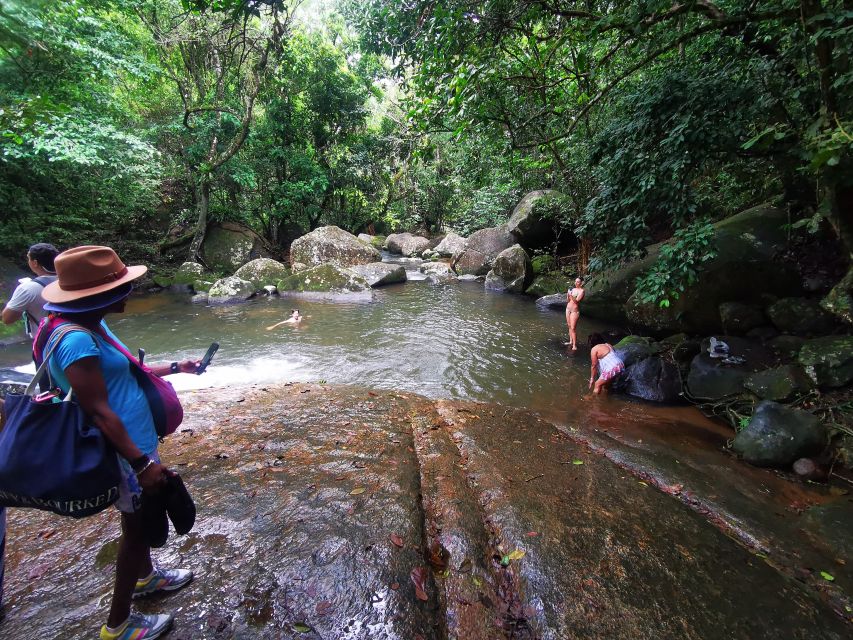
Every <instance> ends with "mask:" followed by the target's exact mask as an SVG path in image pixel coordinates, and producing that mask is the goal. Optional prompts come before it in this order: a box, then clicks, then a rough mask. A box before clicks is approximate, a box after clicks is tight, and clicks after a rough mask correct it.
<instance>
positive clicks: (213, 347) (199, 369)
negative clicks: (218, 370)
mask: <svg viewBox="0 0 853 640" xmlns="http://www.w3.org/2000/svg"><path fill="white" fill-rule="evenodd" d="M217 349H219V343H218V342H213V343H211V345H210V347H209V348H208V350H207V353H205V354H204V357H203V358H202V359H201V362H199V363H198V367H196V370H195V372H196V375H199V376H200V375H201V374H202V373H204V370H205V369H207V365H209V364H210V361H211V360H213V354H215V353H216V351H217Z"/></svg>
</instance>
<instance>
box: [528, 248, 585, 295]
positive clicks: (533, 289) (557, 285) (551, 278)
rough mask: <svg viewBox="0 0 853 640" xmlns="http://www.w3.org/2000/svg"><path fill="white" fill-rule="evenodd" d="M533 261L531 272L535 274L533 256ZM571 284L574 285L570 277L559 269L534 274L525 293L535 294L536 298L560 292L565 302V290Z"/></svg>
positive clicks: (569, 287)
mask: <svg viewBox="0 0 853 640" xmlns="http://www.w3.org/2000/svg"><path fill="white" fill-rule="evenodd" d="M533 262H534V269H533V273H534V274H535V273H536V268H535V258H534V261H533ZM573 286H574V285H573V284H572V281H571V279H570V278H569V277H568V276H567V275H565V274H564V273H562V272H560V271H552V272H549V273H543V274H542V275H538V276H534V277H533V282H531V283H530V286H529V287H527V290H526V291H525V293H526V294H527V295H529V296H536V297H537V298H541V297H542V296H548V295H551V294H554V293H561V294H562V296H563V302H564V303H565V301H566V300H565V298H566V292H567V291H568V290H569V289H571V288H572V287H573Z"/></svg>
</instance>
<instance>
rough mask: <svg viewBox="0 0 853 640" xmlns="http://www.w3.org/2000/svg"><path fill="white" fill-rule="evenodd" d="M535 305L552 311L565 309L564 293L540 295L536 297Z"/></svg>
mask: <svg viewBox="0 0 853 640" xmlns="http://www.w3.org/2000/svg"><path fill="white" fill-rule="evenodd" d="M536 306H537V307H542V308H543V309H553V310H554V311H565V310H566V294H564V293H552V294H551V295H548V296H542V297H541V298H537V299H536Z"/></svg>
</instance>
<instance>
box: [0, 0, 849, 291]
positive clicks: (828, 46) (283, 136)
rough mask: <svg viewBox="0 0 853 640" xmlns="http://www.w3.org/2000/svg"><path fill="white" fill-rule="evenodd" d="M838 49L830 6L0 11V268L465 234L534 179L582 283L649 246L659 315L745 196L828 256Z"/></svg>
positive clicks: (198, 2) (225, 6)
mask: <svg viewBox="0 0 853 640" xmlns="http://www.w3.org/2000/svg"><path fill="white" fill-rule="evenodd" d="M852 49H853V9H851V7H850V6H849V3H847V2H844V1H843V0H827V1H821V0H801V1H794V0H757V1H754V2H749V3H747V2H742V1H737V0H721V1H720V2H717V3H712V2H708V1H706V0H688V1H686V2H683V3H673V2H671V0H644V1H643V2H636V3H609V2H594V1H590V0H585V1H584V2H572V1H569V0H486V1H482V2H473V1H470V0H410V1H407V2H404V3H400V2H397V1H396V0H340V1H339V2H337V3H335V2H331V1H329V2H324V1H323V0H309V1H307V2H288V1H286V0H143V1H141V2H140V1H136V2H132V1H131V0H70V1H67V2H48V1H47V0H26V1H22V0H17V1H15V0H10V1H7V2H4V3H3V4H2V5H0V86H2V88H3V91H2V92H0V207H2V210H3V211H4V215H3V218H2V220H0V253H4V254H7V255H20V252H21V251H22V249H23V248H24V247H25V246H26V244H28V243H30V242H33V241H35V240H52V241H55V242H56V243H58V244H60V245H69V244H72V243H80V242H100V241H103V242H113V243H119V244H121V243H122V242H123V243H125V245H126V246H127V248H128V249H130V250H131V251H132V252H134V253H136V254H137V255H139V254H142V255H141V256H140V257H146V258H149V259H156V257H157V254H158V244H160V243H161V242H165V245H164V246H169V247H171V248H172V249H173V252H174V251H175V250H176V251H177V252H178V253H181V254H182V255H190V256H195V255H197V254H198V252H199V248H200V246H201V243H202V242H203V238H204V234H205V231H206V229H207V227H208V224H209V223H210V222H211V221H236V222H242V223H244V224H246V225H248V226H250V227H252V228H254V229H255V230H256V231H258V232H259V233H261V234H262V235H263V236H264V237H265V238H267V240H269V242H270V243H271V244H273V245H281V246H286V244H287V242H288V241H289V240H291V239H292V238H294V237H295V236H297V235H300V234H301V233H304V232H305V231H308V230H310V229H312V228H314V227H316V226H318V225H322V224H337V225H340V226H342V227H344V228H346V229H348V230H350V231H353V232H359V231H363V230H368V229H373V230H376V231H377V232H387V231H391V230H397V229H412V230H415V229H420V230H424V231H428V232H440V231H442V230H445V229H449V228H453V229H455V230H457V231H459V232H462V233H464V234H467V233H470V232H472V231H475V230H477V229H479V228H483V227H486V226H493V225H496V224H500V223H502V222H504V221H505V220H506V219H507V217H508V216H509V214H510V212H511V211H512V208H513V206H514V204H515V203H516V202H518V200H519V198H520V197H521V196H523V195H524V193H526V192H527V191H530V190H533V189H541V188H552V189H557V190H559V191H560V192H561V193H562V194H563V198H560V199H558V200H554V201H553V202H552V203H551V204H549V205H547V206H548V207H550V209H549V210H548V211H540V213H542V214H543V215H546V216H547V217H549V218H551V219H552V220H553V221H554V225H555V229H556V231H557V232H558V234H559V236H560V239H559V242H555V244H554V250H556V249H557V248H558V247H559V248H562V249H566V248H567V247H572V246H577V247H579V248H580V252H581V259H580V263H581V267H582V268H586V267H589V268H590V269H591V270H593V271H595V270H600V269H604V268H607V267H609V266H612V265H614V264H617V263H619V262H621V261H624V260H628V259H631V258H633V257H635V256H637V255H641V254H643V252H644V251H645V247H646V245H648V244H649V243H650V242H654V241H659V240H664V239H667V238H672V241H671V245H670V247H669V248H668V249H667V250H666V251H663V252H661V256H662V257H661V260H660V261H659V263H658V264H657V265H656V266H655V267H654V268H653V269H652V270H651V271H650V272H649V273H648V274H646V276H645V277H644V281H643V286H642V290H643V291H644V292H647V294H646V295H647V296H648V299H649V300H658V301H666V300H667V299H669V298H670V297H671V296H673V295H677V293H678V291H679V290H680V289H682V288H683V287H684V285H685V284H687V283H689V282H690V280H691V279H692V278H693V277H694V276H695V268H696V265H697V264H699V263H701V262H702V261H703V260H706V259H707V258H708V257H709V256H710V255H712V254H713V245H712V244H711V243H710V242H709V231H708V229H709V223H711V222H713V221H715V220H717V219H720V218H721V217H723V216H725V215H729V214H731V213H734V212H736V211H738V210H741V209H743V208H744V207H747V206H750V205H752V204H756V203H758V202H762V201H768V200H770V201H775V202H777V203H778V204H780V205H784V206H787V207H789V208H790V210H791V212H792V221H793V222H794V225H793V226H794V228H796V229H804V230H806V229H808V230H817V229H821V228H826V229H829V230H831V231H833V232H834V233H835V234H836V235H837V237H838V238H839V239H840V240H841V241H842V242H843V243H844V246H846V248H847V249H846V251H847V252H848V253H849V251H850V248H851V247H853V230H851V224H853V211H851V207H853V204H851V200H853V198H851V197H850V194H851V189H853V184H851V180H853V178H851V176H853V170H851V168H853V167H851V136H850V133H851V132H853V121H851V113H850V106H851V102H853V95H851V94H853V71H851V68H850V57H851V55H853V50H852ZM577 239H579V242H578V240H577ZM590 254H591V255H590ZM589 257H591V260H589V261H588V260H587V258H589Z"/></svg>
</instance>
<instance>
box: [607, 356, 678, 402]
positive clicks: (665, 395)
mask: <svg viewBox="0 0 853 640" xmlns="http://www.w3.org/2000/svg"><path fill="white" fill-rule="evenodd" d="M634 346H635V345H634ZM614 348H615V347H614ZM617 388H618V389H619V390H620V391H622V392H624V393H627V394H628V395H630V396H634V397H635V398H642V399H643V400H649V401H651V402H664V403H668V404H672V403H675V402H679V401H681V400H682V397H681V374H680V373H679V371H678V367H677V366H676V365H674V364H672V363H671V362H666V361H665V360H663V359H662V358H660V357H659V356H651V357H648V358H644V359H642V360H640V361H639V362H635V363H634V364H632V365H631V366H629V367H626V369H625V372H624V373H623V374H622V376H621V377H620V380H619V382H618V387H617Z"/></svg>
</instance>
